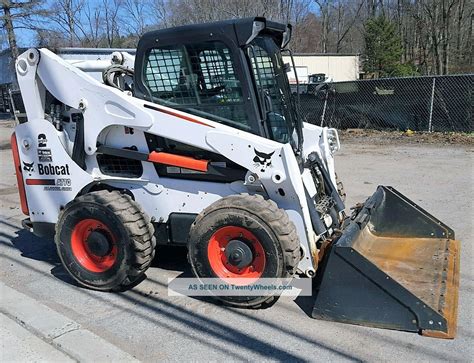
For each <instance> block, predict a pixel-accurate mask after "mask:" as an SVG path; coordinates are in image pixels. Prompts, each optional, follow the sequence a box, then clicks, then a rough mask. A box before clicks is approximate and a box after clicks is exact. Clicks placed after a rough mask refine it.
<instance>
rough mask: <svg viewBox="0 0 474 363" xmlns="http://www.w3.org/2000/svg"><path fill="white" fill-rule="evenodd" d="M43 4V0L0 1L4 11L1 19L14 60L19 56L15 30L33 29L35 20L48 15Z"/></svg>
mask: <svg viewBox="0 0 474 363" xmlns="http://www.w3.org/2000/svg"><path fill="white" fill-rule="evenodd" d="M43 3H44V1H43V0H31V1H22V0H16V1H11V0H0V6H1V9H2V11H3V15H2V17H1V18H0V19H1V21H2V28H3V29H5V32H6V35H7V39H8V44H9V46H10V50H11V54H12V57H13V59H16V58H17V57H18V55H19V51H18V45H17V40H16V34H15V29H20V28H24V29H25V28H26V29H32V28H33V26H34V18H35V17H36V16H39V15H44V14H45V13H46V12H45V10H44V8H42V5H43Z"/></svg>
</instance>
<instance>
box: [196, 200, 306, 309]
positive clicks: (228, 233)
mask: <svg viewBox="0 0 474 363" xmlns="http://www.w3.org/2000/svg"><path fill="white" fill-rule="evenodd" d="M231 243H234V245H237V247H239V244H240V247H241V250H245V251H249V253H250V257H249V258H248V259H247V261H251V262H248V263H247V265H244V266H243V267H240V266H236V265H234V263H235V261H231V257H229V256H227V255H226V254H227V253H228V249H231V248H232V247H230V246H231ZM188 248H189V260H190V263H191V267H192V270H193V272H194V274H195V275H196V276H198V277H202V278H208V277H218V278H222V279H226V278H233V277H237V278H238V277H248V278H255V279H258V278H285V277H290V276H292V275H294V273H295V272H296V267H297V265H298V262H299V261H300V259H301V255H300V244H299V240H298V235H297V232H296V227H295V225H294V224H293V222H291V221H290V219H289V218H288V215H287V214H286V212H285V211H284V210H282V209H280V208H278V206H277V205H276V203H275V202H273V201H271V200H265V199H264V198H263V197H262V196H260V195H246V194H244V195H234V196H229V197H225V198H222V199H220V200H219V201H217V202H215V203H213V204H212V205H210V206H209V207H208V208H206V209H205V210H204V211H203V212H202V213H201V214H199V216H198V217H197V218H196V220H195V221H194V223H193V225H192V226H191V230H190V233H189V242H188ZM221 251H223V252H221ZM247 257H248V256H247ZM243 260H245V258H244V259H243ZM215 297H216V298H217V299H219V300H221V301H223V302H224V303H225V304H227V305H231V306H237V307H246V308H260V307H266V306H269V305H272V304H273V303H274V302H276V300H277V299H278V296H215Z"/></svg>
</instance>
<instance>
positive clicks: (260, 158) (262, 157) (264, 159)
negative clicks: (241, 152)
mask: <svg viewBox="0 0 474 363" xmlns="http://www.w3.org/2000/svg"><path fill="white" fill-rule="evenodd" d="M253 150H254V151H255V157H254V158H253V161H254V163H255V166H257V167H260V168H261V169H260V171H261V172H262V173H263V172H264V171H265V170H266V169H267V168H268V167H271V166H272V160H271V157H272V155H273V154H275V151H273V152H271V153H269V154H266V153H264V152H261V151H258V150H257V149H255V148H254V149H253Z"/></svg>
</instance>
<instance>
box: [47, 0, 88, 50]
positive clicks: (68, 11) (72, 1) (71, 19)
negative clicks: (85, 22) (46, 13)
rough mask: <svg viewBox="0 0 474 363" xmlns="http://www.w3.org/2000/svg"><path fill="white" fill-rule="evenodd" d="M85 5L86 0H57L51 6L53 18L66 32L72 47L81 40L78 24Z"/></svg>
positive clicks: (69, 44)
mask: <svg viewBox="0 0 474 363" xmlns="http://www.w3.org/2000/svg"><path fill="white" fill-rule="evenodd" d="M84 5H85V0H55V1H54V2H53V5H52V7H51V14H52V15H51V20H52V21H53V22H54V23H55V24H56V25H57V26H59V29H60V30H61V31H63V32H64V33H65V34H66V36H67V39H68V44H67V45H68V46H70V47H72V46H74V45H76V44H77V43H79V42H80V41H81V31H80V30H79V27H78V25H79V23H80V21H81V12H82V11H83V9H84Z"/></svg>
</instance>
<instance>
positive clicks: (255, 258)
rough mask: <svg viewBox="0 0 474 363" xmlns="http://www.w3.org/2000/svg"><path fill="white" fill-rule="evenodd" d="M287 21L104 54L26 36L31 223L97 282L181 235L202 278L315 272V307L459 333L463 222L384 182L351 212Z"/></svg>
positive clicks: (23, 142) (257, 303)
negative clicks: (315, 121)
mask: <svg viewBox="0 0 474 363" xmlns="http://www.w3.org/2000/svg"><path fill="white" fill-rule="evenodd" d="M290 38H291V26H290V25H282V24H278V23H275V22H271V21H267V20H266V19H264V18H248V19H239V20H229V21H222V22H217V23H211V24H200V25H189V26H184V27H179V28H172V29H163V30H157V31H152V32H149V33H146V34H145V35H143V37H142V38H141V39H140V42H139V44H138V48H137V50H136V54H135V55H133V54H129V53H126V52H119V51H117V52H114V53H113V54H112V55H111V62H110V64H105V65H104V61H103V60H101V61H97V62H95V63H94V62H93V61H87V62H86V61H85V62H75V63H74V64H71V62H67V61H65V60H63V59H61V58H60V57H58V56H57V55H55V54H54V53H52V52H51V51H49V50H47V49H29V50H28V51H26V52H25V53H23V54H22V55H21V56H20V57H19V58H18V59H17V61H16V72H17V76H18V83H19V85H20V89H21V95H22V98H23V101H24V106H25V109H26V114H27V118H26V119H23V120H22V121H21V123H20V124H19V125H17V126H16V128H15V132H14V134H13V135H12V139H11V141H12V150H13V156H14V162H15V168H16V175H17V178H18V180H17V181H18V189H19V193H20V200H21V207H22V211H23V213H25V214H26V215H27V216H28V218H27V219H25V221H24V226H25V227H26V228H28V229H30V230H31V231H32V232H34V233H35V234H36V235H38V236H43V237H51V238H54V240H55V242H56V246H57V251H58V254H59V256H60V258H61V261H62V263H63V265H64V268H65V269H66V270H67V271H68V273H69V274H70V275H71V276H72V277H73V278H74V279H75V280H77V281H78V283H80V284H81V285H83V286H86V287H89V288H91V289H96V290H103V291H120V290H125V289H127V288H131V287H133V286H134V285H135V284H137V283H139V281H141V279H143V278H144V276H145V275H144V274H145V271H146V270H147V268H148V267H149V266H150V263H151V261H152V259H153V257H154V255H155V249H156V245H157V244H164V245H183V246H187V247H188V255H189V261H190V263H191V267H192V271H193V272H194V274H195V275H196V276H197V277H198V278H207V277H215V278H220V279H224V280H226V279H232V278H251V279H260V278H287V277H290V278H291V277H297V278H315V279H314V282H315V283H316V285H315V286H316V288H315V290H316V291H315V296H314V297H315V304H314V310H313V314H312V315H313V317H315V318H321V319H329V320H334V321H339V322H345V323H353V324H360V325H369V326H373V327H380V328H390V329H398V330H405V331H413V332H419V333H421V334H424V335H429V336H434V337H442V338H453V337H454V336H455V332H456V317H457V311H456V309H457V296H458V287H459V242H458V241H456V240H455V237H454V232H453V231H452V230H451V229H450V228H449V227H447V226H445V225H444V224H443V223H441V222H440V221H438V220H437V219H436V218H434V217H433V216H431V215H430V214H428V213H427V212H425V211H424V210H423V209H421V208H420V207H419V206H417V205H416V204H415V203H413V202H412V201H410V200H409V199H407V198H406V197H404V196H403V195H402V194H400V193H399V192H397V191H396V190H395V189H393V188H391V187H386V186H380V187H379V188H378V189H377V191H376V192H375V193H374V195H372V196H371V197H370V198H369V199H368V200H367V201H366V202H365V203H364V204H361V205H358V206H357V208H356V209H355V210H354V212H353V214H352V216H346V214H345V205H344V196H345V195H344V192H343V189H342V184H341V181H340V180H338V179H337V176H336V172H335V166H334V154H335V153H336V152H337V151H338V149H339V148H340V145H339V138H338V133H337V131H336V130H335V129H332V128H327V127H319V126H315V125H312V124H309V123H306V122H304V120H302V119H301V117H300V115H299V113H298V100H297V99H296V96H297V94H298V92H297V93H296V95H293V94H292V92H291V89H290V85H289V82H288V77H287V72H288V71H290V70H291V66H293V67H294V64H292V65H289V64H285V63H284V62H283V58H282V52H283V51H287V46H288V43H289V41H290ZM289 54H290V55H291V52H289ZM290 58H291V59H292V57H290ZM105 63H107V62H105ZM97 69H100V70H101V72H100V73H99V74H97V72H95V71H96V70H97ZM94 72H95V73H94ZM218 298H219V299H221V300H223V301H224V303H226V304H228V305H231V306H236V307H253V308H255V307H263V306H269V305H271V304H273V303H274V302H275V301H276V299H277V298H278V296H276V295H275V296H228V297H227V296H219V297H218Z"/></svg>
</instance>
